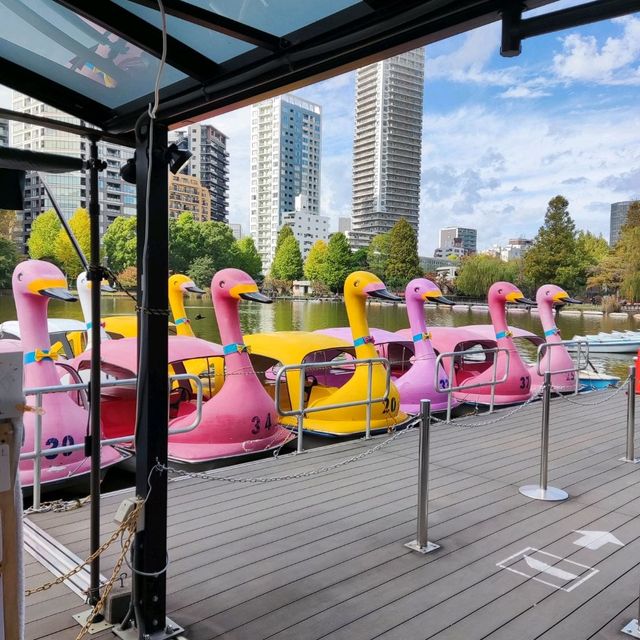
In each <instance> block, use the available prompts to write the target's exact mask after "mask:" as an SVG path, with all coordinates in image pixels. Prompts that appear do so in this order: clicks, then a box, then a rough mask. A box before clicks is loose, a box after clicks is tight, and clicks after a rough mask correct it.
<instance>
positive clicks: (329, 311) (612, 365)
mask: <svg viewBox="0 0 640 640" xmlns="http://www.w3.org/2000/svg"><path fill="white" fill-rule="evenodd" d="M102 305H103V315H105V316H107V315H122V314H133V313H134V303H133V300H131V299H130V298H127V297H124V296H105V297H104V299H103V302H102ZM186 307H187V314H188V315H189V317H190V318H191V320H192V326H193V329H194V331H195V333H196V334H197V335H198V336H199V337H201V338H204V339H205V340H211V341H214V342H219V340H220V335H219V333H218V327H217V325H216V321H215V316H214V313H213V309H212V307H211V298H210V297H209V296H203V297H202V298H198V297H197V296H189V298H188V299H187V301H186ZM196 315H200V316H204V317H203V319H201V320H196V319H195V317H196ZM49 316H50V317H52V318H75V319H78V320H82V312H81V310H80V305H79V303H64V302H61V301H58V300H51V301H50V302H49ZM15 317H16V313H15V307H14V304H13V298H12V297H11V295H9V294H2V295H0V322H3V321H5V320H13V319H15ZM368 317H369V324H370V326H372V327H377V328H381V329H388V330H390V331H395V330H397V329H402V328H405V327H407V326H408V322H407V316H406V308H405V306H404V305H397V304H389V303H386V304H385V303H378V302H374V303H372V304H370V305H369V309H368ZM240 318H241V324H242V329H243V331H244V332H245V333H256V332H262V331H285V330H304V331H313V330H314V329H323V328H325V327H339V326H345V325H346V324H347V314H346V311H345V309H344V305H343V303H342V302H341V301H335V302H333V301H327V300H322V301H317V300H276V301H275V302H274V303H273V304H256V303H253V302H244V303H242V304H241V305H240ZM488 323H489V314H488V313H487V312H482V311H460V310H457V309H456V310H453V309H451V308H449V307H439V308H435V309H428V310H427V324H428V325H432V326H462V325H468V324H488ZM509 323H510V324H511V325H512V326H516V327H521V328H522V329H526V330H528V331H532V332H533V333H537V334H538V335H541V334H542V329H541V326H540V320H539V318H538V316H537V315H536V314H530V313H528V312H524V313H509ZM557 325H558V327H559V328H560V331H561V332H562V335H563V337H565V338H566V339H569V338H572V337H573V336H574V335H576V334H578V335H585V334H593V333H598V332H599V331H611V330H619V331H623V330H625V329H633V330H640V322H638V321H635V320H634V319H633V318H632V317H629V319H628V320H625V319H614V318H609V317H597V316H585V315H580V316H566V315H563V314H562V313H560V315H559V317H558V318H557ZM590 359H591V361H592V362H593V364H594V365H595V366H596V367H597V368H598V369H600V370H601V371H604V372H606V373H611V374H614V375H618V376H620V377H621V378H623V379H624V378H626V376H627V367H628V365H629V364H632V362H633V355H632V354H592V355H591V357H590Z"/></svg>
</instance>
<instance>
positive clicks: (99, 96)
mask: <svg viewBox="0 0 640 640" xmlns="http://www.w3.org/2000/svg"><path fill="white" fill-rule="evenodd" d="M0 5H4V8H3V11H2V20H0V56H2V57H4V58H6V59H7V60H10V61H12V62H15V63H17V64H19V65H20V66H23V67H26V68H28V69H30V70H31V71H34V72H35V73H38V74H40V75H42V76H45V77H46V78H49V79H50V80H53V81H54V82H57V83H58V84H60V85H63V86H66V87H68V88H69V89H72V90H74V91H76V92H78V93H81V94H83V95H85V96H87V97H88V98H91V99H93V100H95V101H97V102H100V103H101V104H104V105H105V106H107V107H109V108H115V107H118V106H120V105H122V104H125V103H127V102H130V101H132V100H135V99H136V98H140V97H142V96H145V95H147V94H149V93H151V92H152V91H153V87H154V84H155V77H156V72H157V69H158V64H159V61H158V60H157V59H156V58H154V57H153V56H151V55H149V54H148V53H146V52H144V51H142V50H141V49H139V48H138V47H136V46H134V45H132V44H131V43H129V42H127V41H126V40H123V39H122V38H119V37H118V36H115V35H113V34H112V33H109V32H108V31H106V30H105V29H103V28H101V27H99V26H97V25H96V24H94V23H92V22H90V21H88V20H85V19H83V18H81V17H79V16H77V15H76V14H75V13H73V12H72V11H69V10H68V9H65V8H64V7H61V6H60V5H58V4H57V3H55V2H52V1H51V0H0ZM186 77H187V76H186V75H185V74H183V73H181V72H180V71H178V70H176V69H174V68H173V67H170V66H165V68H164V71H163V74H162V79H161V86H162V87H165V86H168V85H170V84H173V83H175V82H178V81H179V80H182V79H184V78H186Z"/></svg>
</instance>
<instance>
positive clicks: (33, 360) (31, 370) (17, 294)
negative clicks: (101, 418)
mask: <svg viewBox="0 0 640 640" xmlns="http://www.w3.org/2000/svg"><path fill="white" fill-rule="evenodd" d="M12 286H13V296H14V299H15V304H16V311H17V315H18V322H19V324H20V334H21V346H22V351H23V361H24V382H23V384H24V387H25V388H33V387H48V386H57V385H59V384H60V371H59V369H58V368H57V367H56V361H57V360H58V359H59V358H60V348H58V347H56V348H52V347H51V342H50V340H49V333H48V328H47V306H48V303H49V299H50V298H56V299H59V300H66V301H75V298H74V297H73V296H72V295H71V294H70V293H69V291H67V289H66V286H67V282H66V280H65V278H64V275H63V274H62V272H61V271H60V269H58V267H56V266H55V265H53V264H51V263H49V262H43V261H40V260H27V261H25V262H21V263H20V264H18V266H17V267H16V268H15V270H14V272H13V279H12ZM27 402H28V403H29V404H32V403H33V396H28V397H27ZM35 422H36V416H35V413H34V412H31V411H29V412H27V413H25V414H24V434H25V437H24V443H23V445H22V451H23V452H31V451H33V450H34V446H35V429H36V425H35ZM88 424H89V415H88V412H87V411H86V409H85V408H84V407H81V406H79V405H78V404H77V403H76V402H74V400H73V399H72V397H71V395H70V394H68V393H64V392H61V393H48V394H44V395H43V396H42V440H41V446H42V448H43V450H45V451H46V449H55V448H57V447H62V446H71V445H74V444H80V443H82V442H83V441H84V438H85V435H86V433H87V425H88ZM122 459H123V456H122V454H120V453H119V452H118V451H116V450H115V449H114V448H113V447H103V448H102V456H101V467H102V468H103V469H106V468H107V467H109V466H111V465H114V464H116V463H118V462H120V461H121V460H122ZM33 462H34V461H33V460H21V461H20V465H19V471H20V482H21V484H22V486H23V487H30V486H32V485H33V481H34V464H33ZM41 465H42V467H41V469H42V470H41V482H42V484H43V485H45V486H46V485H49V486H52V485H56V486H57V485H59V484H62V483H70V482H75V481H77V479H78V477H81V476H85V475H87V474H88V473H90V470H91V458H89V457H86V456H85V455H84V452H83V451H82V450H79V451H67V452H64V453H52V454H50V455H47V456H45V457H43V458H42V462H41Z"/></svg>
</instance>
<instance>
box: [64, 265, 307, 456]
mask: <svg viewBox="0 0 640 640" xmlns="http://www.w3.org/2000/svg"><path fill="white" fill-rule="evenodd" d="M221 283H222V286H221ZM213 286H215V287H216V290H215V291H214V295H213V303H214V310H215V313H216V317H217V319H218V326H219V329H220V336H221V338H222V339H223V340H224V341H225V346H224V347H223V346H221V345H217V344H215V343H212V342H207V341H206V340H201V339H199V338H192V337H188V336H171V337H169V362H168V369H169V371H168V373H176V374H179V373H194V371H196V370H199V371H200V377H201V378H203V381H206V380H207V379H209V378H210V377H212V376H216V374H220V375H222V371H223V370H224V381H223V383H222V385H221V386H220V385H219V384H215V387H216V388H217V389H219V390H218V391H217V392H215V391H214V392H213V395H212V397H211V398H210V399H209V400H207V401H206V402H205V403H204V406H203V408H202V419H201V422H200V424H199V425H198V426H197V427H196V428H195V429H193V430H192V431H189V432H186V433H182V434H175V435H169V444H168V456H169V459H170V460H172V461H176V462H183V463H205V462H211V461H214V460H219V459H223V458H233V457H238V456H245V455H251V454H255V453H260V452H264V451H270V450H272V449H276V448H278V447H281V446H282V445H283V444H286V443H287V442H289V441H290V440H293V439H294V438H295V436H294V435H293V434H292V433H291V432H290V431H288V430H287V429H286V428H284V427H283V426H282V425H280V424H279V423H278V419H277V413H276V410H275V405H274V404H273V400H272V399H271V398H270V397H269V395H268V394H267V392H266V391H265V390H264V388H263V386H262V384H261V383H260V381H259V380H258V378H257V377H256V375H255V372H254V371H253V368H252V366H251V362H250V360H249V356H248V354H247V351H246V348H244V343H243V341H242V333H241V330H240V321H239V315H238V303H239V301H240V299H241V298H244V299H247V300H255V301H258V302H267V301H269V302H270V300H269V299H268V298H266V296H263V295H262V294H260V293H259V292H258V288H257V286H256V284H255V282H254V281H253V280H252V279H251V278H250V277H249V276H248V275H247V274H245V273H244V272H243V271H240V270H238V269H224V270H222V271H219V272H218V273H217V274H216V276H215V277H214V280H213V282H212V287H213ZM136 347H137V340H136V338H123V339H120V340H111V341H108V342H104V343H103V344H102V347H101V349H102V370H103V372H104V373H107V374H110V375H113V376H114V377H116V378H119V379H125V378H129V377H135V375H136V372H137V357H136ZM90 356H91V352H90V351H88V352H85V353H84V354H82V356H81V357H80V358H77V359H76V360H75V361H74V363H75V364H76V366H77V368H78V370H79V371H82V370H83V369H85V368H88V367H89V366H90ZM215 361H217V362H215ZM222 364H224V366H222ZM195 365H197V368H195ZM170 402H171V411H170V418H171V419H170V422H169V428H170V429H171V430H176V429H180V428H185V427H187V426H188V425H189V424H191V423H192V421H193V418H194V416H193V412H194V411H195V402H194V393H193V389H192V385H191V384H190V383H189V382H188V381H181V382H180V383H179V384H178V385H177V386H176V387H174V388H173V389H172V392H171V398H170ZM102 409H103V415H104V421H105V424H106V425H107V431H108V433H109V437H120V436H124V435H130V434H132V433H133V429H134V425H135V411H136V405H135V389H133V388H122V387H116V388H113V389H112V390H109V389H105V390H104V393H103V400H102Z"/></svg>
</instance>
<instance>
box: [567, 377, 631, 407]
mask: <svg viewBox="0 0 640 640" xmlns="http://www.w3.org/2000/svg"><path fill="white" fill-rule="evenodd" d="M630 380H631V376H629V377H628V378H627V379H626V380H625V381H624V382H623V383H622V384H621V385H620V386H618V387H616V388H615V389H614V390H613V391H612V392H611V393H609V394H608V395H607V396H605V397H604V398H600V399H599V400H596V401H595V402H576V401H575V400H572V399H571V396H568V395H564V394H562V393H558V392H557V391H556V392H555V393H556V394H557V395H559V396H560V397H561V398H562V399H563V400H564V401H565V402H568V403H570V404H575V405H577V406H579V407H597V406H598V405H601V404H604V403H605V402H608V401H609V400H611V399H612V398H615V397H616V396H617V395H618V394H619V393H620V392H621V391H622V390H623V389H624V388H625V387H627V386H628V385H629V382H630Z"/></svg>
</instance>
